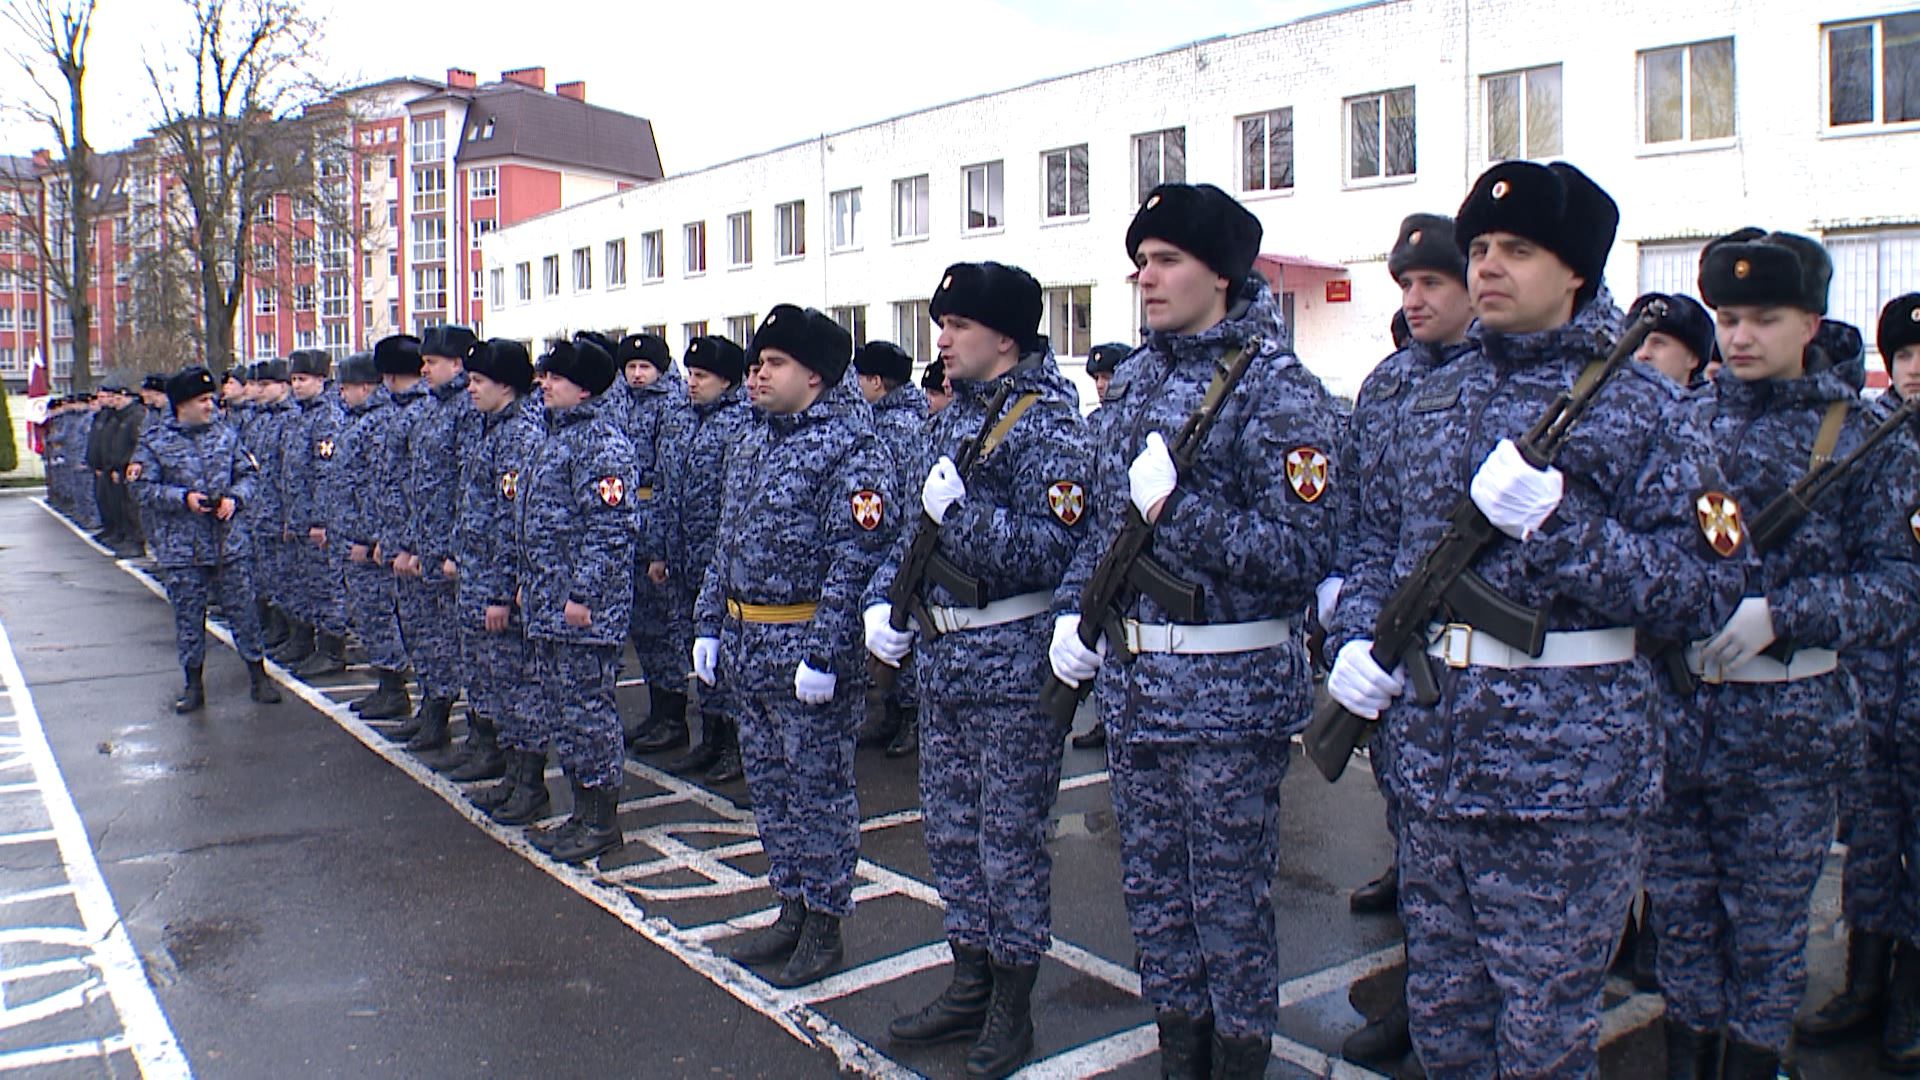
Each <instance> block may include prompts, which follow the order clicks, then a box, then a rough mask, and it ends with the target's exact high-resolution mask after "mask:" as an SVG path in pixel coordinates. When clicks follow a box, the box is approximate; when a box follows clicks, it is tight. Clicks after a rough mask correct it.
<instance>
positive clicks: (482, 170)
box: [467, 165, 500, 202]
mask: <svg viewBox="0 0 1920 1080" xmlns="http://www.w3.org/2000/svg"><path fill="white" fill-rule="evenodd" d="M482 176H484V177H486V178H487V185H486V190H485V191H482V190H481V189H480V178H481V177H482ZM499 197H500V169H499V167H498V166H494V165H476V166H474V167H473V168H471V169H469V170H467V201H469V202H472V201H474V200H476V199H497V198H499Z"/></svg>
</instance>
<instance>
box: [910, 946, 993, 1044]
mask: <svg viewBox="0 0 1920 1080" xmlns="http://www.w3.org/2000/svg"><path fill="white" fill-rule="evenodd" d="M992 997H993V968H992V965H991V963H990V962H989V960H988V958H987V950H985V949H982V948H977V947H975V946H972V945H962V944H960V943H959V942H957V941H956V942H954V943H953V979H952V981H951V982H949V983H947V988H946V989H945V990H942V991H940V996H939V997H937V998H934V999H933V1000H932V1001H930V1002H928V1003H927V1004H926V1005H925V1006H924V1007H923V1008H921V1010H920V1011H919V1012H916V1013H911V1014H909V1015H907V1016H900V1017H895V1018H894V1020H893V1022H892V1023H890V1024H888V1025H887V1036H888V1037H889V1038H891V1039H893V1041H895V1042H898V1043H905V1044H907V1045H909V1046H915V1045H921V1044H926V1043H940V1042H947V1041H948V1040H950V1039H961V1038H968V1039H970V1038H974V1037H975V1036H977V1035H979V1034H980V1029H981V1028H982V1027H983V1026H985V1024H986V1022H987V1002H988V1001H989V1000H990V999H991V998H992Z"/></svg>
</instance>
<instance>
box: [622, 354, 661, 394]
mask: <svg viewBox="0 0 1920 1080" xmlns="http://www.w3.org/2000/svg"><path fill="white" fill-rule="evenodd" d="M626 372H627V385H628V386H631V387H633V388H634V389H635V390H638V389H640V388H641V387H643V386H652V385H653V381H654V380H655V379H658V378H659V377H660V369H659V368H657V367H654V366H653V365H652V364H649V363H647V362H646V361H645V360H629V361H627V368H626Z"/></svg>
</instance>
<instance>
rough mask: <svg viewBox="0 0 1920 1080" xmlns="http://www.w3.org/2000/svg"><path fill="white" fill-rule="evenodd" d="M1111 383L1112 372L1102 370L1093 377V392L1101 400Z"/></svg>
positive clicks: (1105, 395) (1105, 397)
mask: <svg viewBox="0 0 1920 1080" xmlns="http://www.w3.org/2000/svg"><path fill="white" fill-rule="evenodd" d="M1111 385H1113V373H1112V372H1110V371H1103V372H1101V373H1100V374H1098V375H1095V376H1094V377H1093V392H1094V394H1095V395H1097V396H1098V397H1099V398H1100V400H1102V401H1105V400H1106V399H1107V387H1109V386H1111Z"/></svg>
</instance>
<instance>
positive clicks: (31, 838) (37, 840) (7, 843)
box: [0, 829, 54, 847]
mask: <svg viewBox="0 0 1920 1080" xmlns="http://www.w3.org/2000/svg"><path fill="white" fill-rule="evenodd" d="M53 839H54V835H53V830H51V829H37V830H35V831H33V832H17V833H6V834H3V835H0V847H11V846H13V845H14V844H43V843H46V842H48V841H51V840H53Z"/></svg>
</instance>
